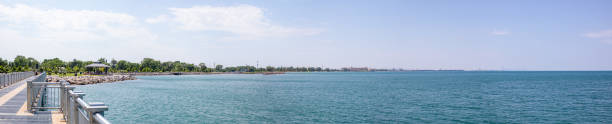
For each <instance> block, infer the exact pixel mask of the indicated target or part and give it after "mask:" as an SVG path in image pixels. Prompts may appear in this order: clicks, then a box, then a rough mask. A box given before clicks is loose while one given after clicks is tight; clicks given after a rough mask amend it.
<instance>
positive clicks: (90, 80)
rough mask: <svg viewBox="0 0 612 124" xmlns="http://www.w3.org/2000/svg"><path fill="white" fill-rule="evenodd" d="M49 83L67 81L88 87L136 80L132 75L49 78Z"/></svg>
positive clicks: (53, 76) (52, 76)
mask: <svg viewBox="0 0 612 124" xmlns="http://www.w3.org/2000/svg"><path fill="white" fill-rule="evenodd" d="M46 79H47V82H60V81H61V80H66V81H67V82H68V83H70V84H76V85H86V84H96V83H106V82H116V81H124V80H136V77H134V76H132V75H108V76H62V77H60V76H55V75H51V76H47V78H46Z"/></svg>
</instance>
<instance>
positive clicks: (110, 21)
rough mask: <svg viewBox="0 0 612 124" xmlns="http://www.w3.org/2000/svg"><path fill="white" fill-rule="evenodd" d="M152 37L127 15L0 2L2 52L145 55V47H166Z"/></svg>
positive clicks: (69, 55)
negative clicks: (156, 42)
mask: <svg viewBox="0 0 612 124" xmlns="http://www.w3.org/2000/svg"><path fill="white" fill-rule="evenodd" d="M156 39H157V35H155V34H153V33H152V32H150V31H149V30H148V29H147V28H145V26H143V25H142V23H141V22H140V21H139V20H138V19H137V18H136V17H134V16H132V15H129V14H124V13H116V12H106V11H96V10H64V9H55V8H52V9H46V8H40V7H35V6H29V5H24V4H16V5H3V4H0V44H3V45H0V49H1V50H3V51H11V52H2V55H4V54H16V53H18V54H26V55H37V54H40V53H41V52H42V51H43V50H44V51H45V53H46V54H53V53H56V54H57V55H63V56H58V57H64V58H67V59H70V58H71V57H74V56H79V55H82V56H83V57H85V56H92V55H94V56H95V55H99V56H110V55H117V56H119V55H121V52H122V51H125V50H130V52H131V53H143V54H146V53H147V52H146V51H148V50H153V49H170V48H163V47H162V46H163V45H159V44H155V43H154V42H151V41H155V40H156ZM15 46H23V47H15ZM25 46H27V47H25ZM142 48H148V49H142ZM66 53H70V54H66ZM143 54H139V55H143Z"/></svg>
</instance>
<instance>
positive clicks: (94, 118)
mask: <svg viewBox="0 0 612 124" xmlns="http://www.w3.org/2000/svg"><path fill="white" fill-rule="evenodd" d="M45 78H46V73H43V74H41V75H39V76H38V77H36V78H35V79H34V80H32V81H28V82H27V83H28V84H27V85H28V96H27V97H28V99H27V108H28V111H30V112H36V111H46V110H49V109H57V110H59V111H60V112H62V114H64V118H63V119H64V120H66V123H67V124H110V122H109V121H108V120H106V118H104V111H107V110H108V106H106V105H104V103H101V102H89V103H87V102H85V101H84V100H83V96H85V93H83V92H81V91H75V90H74V89H75V87H74V86H71V85H70V84H69V83H68V82H66V81H64V80H62V81H60V82H46V80H44V79H45Z"/></svg>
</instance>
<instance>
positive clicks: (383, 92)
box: [77, 71, 612, 124]
mask: <svg viewBox="0 0 612 124" xmlns="http://www.w3.org/2000/svg"><path fill="white" fill-rule="evenodd" d="M138 78H139V79H138V80H131V81H123V82H118V83H103V84H95V85H85V86H79V87H78V88H77V90H81V91H84V92H85V93H86V94H87V95H86V96H85V100H86V101H100V102H104V103H106V104H107V105H108V106H109V111H107V112H105V115H106V117H107V118H108V119H109V120H110V121H111V122H113V123H121V124H123V123H125V124H127V123H612V72H509V71H508V72H507V71H500V72H488V71H466V72H441V71H438V72H355V73H344V72H332V73H288V74H282V75H256V74H225V75H186V76H139V77H138Z"/></svg>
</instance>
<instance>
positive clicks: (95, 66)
mask: <svg viewBox="0 0 612 124" xmlns="http://www.w3.org/2000/svg"><path fill="white" fill-rule="evenodd" d="M85 67H86V68H108V67H110V66H108V65H105V64H102V63H93V64H89V65H87V66H85Z"/></svg>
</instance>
